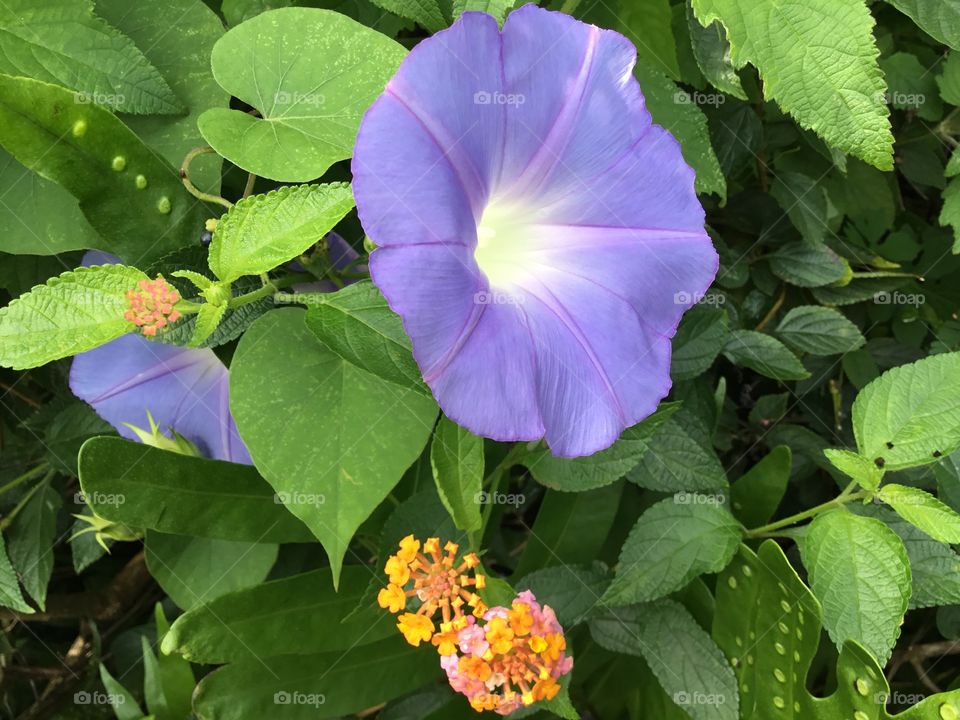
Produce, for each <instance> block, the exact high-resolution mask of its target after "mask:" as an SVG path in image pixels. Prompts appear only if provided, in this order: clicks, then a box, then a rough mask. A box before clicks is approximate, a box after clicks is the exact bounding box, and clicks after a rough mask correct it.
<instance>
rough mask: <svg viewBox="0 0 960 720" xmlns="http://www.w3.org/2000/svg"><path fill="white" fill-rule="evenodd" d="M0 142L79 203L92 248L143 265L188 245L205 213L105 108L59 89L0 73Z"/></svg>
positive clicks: (168, 168)
mask: <svg viewBox="0 0 960 720" xmlns="http://www.w3.org/2000/svg"><path fill="white" fill-rule="evenodd" d="M0 145H2V146H3V147H4V148H5V149H6V150H7V151H8V152H9V153H10V154H11V155H13V156H14V157H15V158H16V159H17V160H18V161H20V162H21V163H23V164H24V165H26V166H27V167H28V168H30V169H31V170H33V171H34V172H36V173H37V174H38V175H40V176H41V177H43V178H45V179H47V180H53V181H54V182H56V183H58V184H59V185H61V186H62V187H63V188H64V189H66V190H67V191H69V192H70V194H71V195H73V196H74V197H75V198H76V199H77V200H79V201H80V210H81V211H82V212H83V214H84V217H86V219H87V221H88V222H89V223H90V225H91V226H92V227H93V228H94V229H95V230H96V231H97V233H99V234H100V236H101V237H102V242H98V243H97V245H96V247H97V249H99V250H104V251H106V252H110V253H113V254H115V255H119V256H120V257H121V258H123V259H124V260H125V261H127V262H129V263H132V264H137V265H146V264H149V263H150V262H152V261H154V260H156V259H158V258H160V257H162V256H163V255H165V254H166V253H169V252H170V251H172V250H175V249H177V248H181V247H185V246H186V245H190V244H193V243H195V242H196V239H197V236H198V234H199V231H200V229H201V228H202V226H203V221H204V218H206V217H207V216H208V211H207V210H206V209H205V208H204V207H203V206H202V205H201V204H200V203H198V202H197V200H196V198H194V197H193V196H192V195H190V194H189V193H188V192H187V191H186V189H185V188H184V187H183V185H182V184H181V182H180V176H179V173H178V172H177V171H176V170H174V168H173V167H172V166H171V165H170V164H169V163H168V162H166V161H165V160H163V158H161V157H159V156H158V155H157V154H156V152H155V151H154V150H152V149H150V148H149V147H147V146H146V145H145V144H144V143H143V141H142V140H140V138H139V137H137V136H136V135H135V134H134V133H133V132H132V131H131V130H130V129H129V128H128V127H127V126H126V125H124V124H123V122H121V121H120V120H119V119H118V118H117V117H116V116H115V115H114V114H113V113H111V112H110V111H109V110H107V109H105V108H103V107H100V106H97V105H80V104H77V103H76V102H75V98H74V93H73V92H71V91H70V90H67V89H66V88H62V87H58V86H56V85H49V84H47V83H44V82H40V81H38V80H32V79H30V78H22V77H17V78H14V77H9V76H7V75H0Z"/></svg>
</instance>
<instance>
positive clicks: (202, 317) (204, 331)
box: [189, 303, 227, 348]
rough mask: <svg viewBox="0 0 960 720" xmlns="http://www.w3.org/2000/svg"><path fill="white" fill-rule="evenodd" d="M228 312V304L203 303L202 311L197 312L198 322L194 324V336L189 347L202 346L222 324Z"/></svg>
mask: <svg viewBox="0 0 960 720" xmlns="http://www.w3.org/2000/svg"><path fill="white" fill-rule="evenodd" d="M226 312H227V306H226V305H211V304H210V303H204V304H203V305H201V306H200V311H199V312H198V313H197V321H196V324H195V325H194V326H193V336H192V337H191V338H190V344H189V347H193V348H198V347H202V346H203V343H204V342H205V341H206V340H207V338H209V337H210V336H211V335H213V333H214V331H215V330H216V329H217V327H218V326H219V325H220V321H221V320H222V319H223V315H224V313H226Z"/></svg>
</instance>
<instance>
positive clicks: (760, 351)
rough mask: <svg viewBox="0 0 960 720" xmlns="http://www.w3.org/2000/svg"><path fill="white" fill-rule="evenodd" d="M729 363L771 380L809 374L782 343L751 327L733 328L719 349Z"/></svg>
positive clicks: (795, 377) (805, 376)
mask: <svg viewBox="0 0 960 720" xmlns="http://www.w3.org/2000/svg"><path fill="white" fill-rule="evenodd" d="M723 354H724V355H726V357H727V359H728V360H730V362H732V363H734V364H736V365H742V366H743V367H747V368H750V369H751V370H754V371H756V372H758V373H760V374H761V375H765V376H767V377H769V378H773V379H774V380H804V379H806V378H808V377H810V373H809V372H808V371H807V369H806V368H804V367H803V365H802V364H801V363H800V360H799V359H798V358H797V356H796V355H794V354H793V353H792V352H791V351H790V350H789V349H788V348H787V346H786V345H784V344H783V343H782V342H780V341H779V340H777V339H776V338H775V337H771V336H770V335H765V334H763V333H760V332H756V331H754V330H734V331H733V332H732V333H730V339H729V340H728V341H727V344H726V345H725V346H724V348H723Z"/></svg>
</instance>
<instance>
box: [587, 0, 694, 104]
mask: <svg viewBox="0 0 960 720" xmlns="http://www.w3.org/2000/svg"><path fill="white" fill-rule="evenodd" d="M582 7H583V9H584V10H585V11H586V12H585V13H584V12H581V13H579V14H577V17H578V18H579V19H581V20H583V21H584V22H588V23H590V24H591V25H599V26H600V27H604V28H610V29H611V30H616V31H617V32H618V33H621V34H622V35H625V36H626V37H627V39H628V40H629V41H630V42H631V43H633V45H634V46H635V47H636V48H637V57H638V58H639V59H640V61H641V62H644V63H646V64H647V65H648V66H649V67H651V68H653V69H655V70H656V71H657V72H658V73H662V74H665V75H668V76H669V77H670V78H671V79H673V80H680V79H681V78H680V68H679V66H678V64H677V44H676V41H675V40H674V37H673V28H672V20H673V14H672V12H671V10H670V2H669V0H614V2H611V3H609V4H608V3H605V2H604V3H589V4H585V5H583V6H582ZM643 91H644V95H646V92H647V89H646V87H644V88H643Z"/></svg>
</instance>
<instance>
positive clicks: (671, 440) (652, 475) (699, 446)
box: [627, 413, 727, 492]
mask: <svg viewBox="0 0 960 720" xmlns="http://www.w3.org/2000/svg"><path fill="white" fill-rule="evenodd" d="M679 415H680V413H678V414H676V415H674V416H673V417H671V418H669V419H668V420H667V421H666V422H665V423H664V424H663V425H662V426H661V427H660V429H659V430H657V432H656V434H655V435H654V436H653V438H651V440H650V443H649V444H650V450H649V451H648V452H647V453H645V454H644V455H643V457H642V458H641V459H640V463H639V464H638V465H637V466H636V467H635V468H633V469H632V470H631V471H630V472H628V473H627V479H628V480H630V482H632V483H636V484H637V485H639V486H640V487H644V488H647V489H649V490H660V491H663V492H676V491H678V490H715V489H719V488H724V487H727V475H726V473H725V472H724V471H723V466H722V465H721V464H720V459H719V458H718V457H717V453H716V452H715V451H714V449H713V447H712V446H710V445H709V444H705V443H703V442H700V441H699V440H698V439H697V438H695V437H693V436H692V435H691V434H690V433H689V432H687V430H686V429H685V428H684V426H683V424H682V423H681V422H680V421H679V420H678V417H679Z"/></svg>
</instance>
